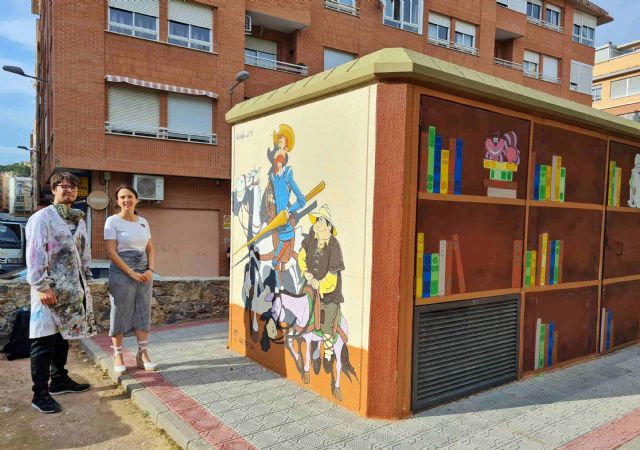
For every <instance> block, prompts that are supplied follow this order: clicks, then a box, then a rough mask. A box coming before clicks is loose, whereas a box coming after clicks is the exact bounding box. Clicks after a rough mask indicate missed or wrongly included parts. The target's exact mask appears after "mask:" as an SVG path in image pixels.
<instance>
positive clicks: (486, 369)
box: [412, 296, 520, 412]
mask: <svg viewBox="0 0 640 450" xmlns="http://www.w3.org/2000/svg"><path fill="white" fill-rule="evenodd" d="M519 304H520V302H519V296H506V297H505V296H502V297H492V298H484V299H478V300H470V301H465V302H455V303H440V304H434V305H426V306H421V307H418V308H416V309H415V316H414V327H413V329H414V334H413V392H412V400H413V411H414V412H415V411H418V410H420V409H424V408H428V407H430V406H434V405H437V404H440V403H444V402H447V401H450V400H453V399H456V398H460V397H464V396H467V395H470V394H472V393H474V392H478V391H481V390H483V389H487V388H490V387H493V386H497V385H499V384H503V383H506V382H508V381H512V380H515V379H516V378H517V376H518V341H519V335H518V329H519V326H518V321H519V315H520V314H519Z"/></svg>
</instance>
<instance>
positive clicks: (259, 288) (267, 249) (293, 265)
mask: <svg viewBox="0 0 640 450" xmlns="http://www.w3.org/2000/svg"><path fill="white" fill-rule="evenodd" d="M234 203H235V204H236V205H238V206H237V208H234V213H235V214H236V215H237V216H238V220H239V221H240V224H241V225H242V227H243V229H244V230H245V233H246V235H247V240H249V239H251V238H252V237H253V236H255V235H256V234H258V233H259V232H260V231H262V229H263V228H264V227H266V226H267V223H266V222H263V221H262V220H261V217H260V208H261V205H262V192H261V189H260V169H259V168H258V169H253V170H251V171H250V172H249V173H248V174H246V175H240V176H239V177H238V178H237V179H236V189H235V202H234ZM243 212H244V213H246V214H247V216H248V217H247V218H246V219H244V220H243V217H241V216H242V215H243ZM294 232H295V237H294V244H293V251H294V252H295V253H296V254H297V253H298V252H300V248H301V247H302V228H301V227H296V228H295V230H294ZM253 245H254V246H255V248H256V250H257V251H258V254H259V255H260V257H259V258H256V264H257V274H256V275H257V276H256V277H255V279H253V280H252V279H245V282H244V287H243V289H244V290H245V291H246V293H247V295H248V296H249V298H251V299H252V300H251V311H252V312H253V314H252V320H251V328H252V329H253V331H254V332H256V333H257V332H258V318H259V317H260V314H262V313H264V312H266V311H268V310H269V308H270V307H271V304H270V303H267V302H265V301H264V298H265V296H266V295H267V294H269V293H270V292H271V290H270V289H269V288H267V286H266V280H267V277H269V275H270V274H271V273H272V272H273V266H272V265H271V261H272V259H273V252H274V248H273V240H272V237H271V234H267V235H266V236H264V237H262V238H261V239H259V240H258V241H256V242H255V243H254V244H253ZM285 270H286V272H287V273H288V274H289V275H290V277H291V280H292V283H293V286H290V287H289V289H290V290H291V291H294V292H297V291H298V287H299V285H300V279H299V276H298V270H297V261H296V259H295V258H291V259H290V260H289V262H287V264H286V266H285ZM249 276H250V275H249V273H247V277H249ZM251 286H253V292H249V290H250V289H251Z"/></svg>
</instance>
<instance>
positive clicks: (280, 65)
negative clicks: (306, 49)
mask: <svg viewBox="0 0 640 450" xmlns="http://www.w3.org/2000/svg"><path fill="white" fill-rule="evenodd" d="M244 63H245V64H246V65H248V66H255V67H261V68H263V69H270V70H277V71H279V72H287V73H293V74H296V75H301V76H307V75H308V74H309V69H308V68H307V66H304V65H301V64H290V63H286V62H282V61H277V60H275V59H270V58H263V57H260V56H253V55H244Z"/></svg>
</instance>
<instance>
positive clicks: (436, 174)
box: [433, 134, 442, 194]
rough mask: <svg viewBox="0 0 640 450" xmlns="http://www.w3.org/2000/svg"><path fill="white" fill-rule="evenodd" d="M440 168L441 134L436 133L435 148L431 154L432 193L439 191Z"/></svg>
mask: <svg viewBox="0 0 640 450" xmlns="http://www.w3.org/2000/svg"><path fill="white" fill-rule="evenodd" d="M441 169H442V136H440V135H439V134H436V148H435V151H434V154H433V193H434V194H439V193H440V173H441V172H440V171H441Z"/></svg>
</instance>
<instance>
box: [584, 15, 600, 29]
mask: <svg viewBox="0 0 640 450" xmlns="http://www.w3.org/2000/svg"><path fill="white" fill-rule="evenodd" d="M582 25H584V26H586V27H590V28H593V29H594V30H595V29H596V27H597V26H598V19H596V18H595V17H593V16H590V15H589V14H584V13H582Z"/></svg>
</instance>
